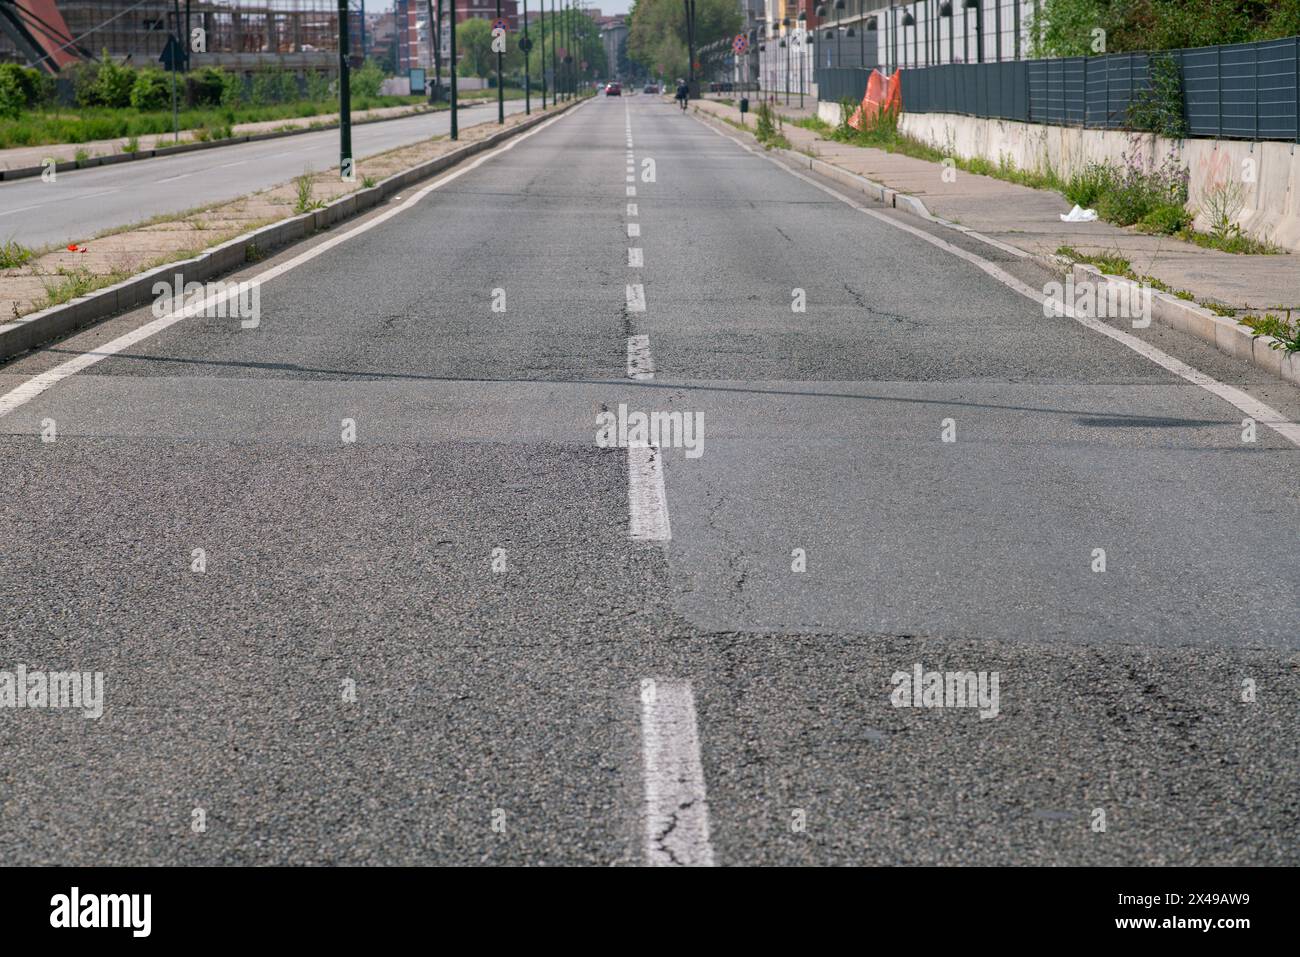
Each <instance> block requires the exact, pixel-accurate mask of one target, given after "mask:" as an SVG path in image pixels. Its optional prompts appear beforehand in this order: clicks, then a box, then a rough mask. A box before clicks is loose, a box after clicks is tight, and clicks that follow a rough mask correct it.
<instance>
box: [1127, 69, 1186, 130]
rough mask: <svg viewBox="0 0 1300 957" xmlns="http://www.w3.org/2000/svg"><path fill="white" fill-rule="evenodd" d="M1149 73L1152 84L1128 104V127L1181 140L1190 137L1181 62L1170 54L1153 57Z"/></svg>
mask: <svg viewBox="0 0 1300 957" xmlns="http://www.w3.org/2000/svg"><path fill="white" fill-rule="evenodd" d="M1148 71H1149V78H1150V84H1149V85H1148V86H1147V87H1146V88H1144V89H1143V90H1142V91H1141V92H1139V93H1138V95H1137V96H1136V97H1135V98H1134V100H1133V102H1132V103H1130V104H1129V108H1128V122H1129V126H1131V127H1132V128H1133V129H1135V130H1146V131H1147V132H1149V133H1156V134H1158V135H1160V136H1166V137H1169V138H1170V139H1181V138H1182V137H1184V136H1185V135H1187V121H1186V120H1185V119H1184V118H1183V110H1184V106H1183V77H1182V72H1181V71H1180V70H1179V68H1178V61H1177V60H1175V59H1174V58H1173V57H1172V56H1170V55H1169V54H1167V53H1166V54H1158V55H1154V56H1152V57H1151V59H1150V62H1149V66H1148Z"/></svg>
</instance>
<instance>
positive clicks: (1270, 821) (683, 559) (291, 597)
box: [0, 98, 1300, 865]
mask: <svg viewBox="0 0 1300 957" xmlns="http://www.w3.org/2000/svg"><path fill="white" fill-rule="evenodd" d="M511 142H512V145H511V146H509V148H507V149H504V150H502V151H500V152H498V153H496V154H494V155H492V156H490V158H488V159H486V160H484V161H483V162H482V163H481V164H480V165H477V166H475V167H473V168H471V169H468V170H465V171H463V172H461V173H460V174H459V175H457V176H456V177H455V178H454V179H451V180H450V181H448V182H446V183H445V184H444V185H442V186H440V188H437V189H435V190H432V191H429V192H428V194H427V195H424V196H423V197H422V198H419V197H418V196H417V194H414V193H411V194H404V195H403V197H402V198H401V203H403V204H408V205H407V208H405V209H404V210H403V211H401V212H399V213H397V214H396V215H394V216H392V217H391V218H388V219H387V220H383V221H377V220H376V219H375V217H376V216H381V215H383V212H377V213H376V214H375V215H374V216H371V217H370V218H368V219H367V220H365V221H364V222H365V223H376V222H377V225H373V226H372V227H371V228H368V229H365V230H364V231H358V232H357V233H355V234H354V235H351V236H350V238H348V239H346V240H345V241H342V242H338V243H336V244H335V245H333V246H329V247H327V246H324V245H322V244H323V243H327V242H334V241H335V240H338V239H339V238H340V236H341V235H342V233H343V231H342V230H336V231H334V232H333V233H330V234H326V235H325V236H322V237H320V238H318V239H317V240H316V242H315V243H314V244H312V245H311V246H310V247H298V248H295V249H293V250H290V251H288V252H286V253H285V254H283V255H281V256H280V257H277V258H276V259H275V260H272V261H269V262H267V263H261V264H258V265H257V266H256V267H252V268H251V269H250V271H249V273H247V274H246V275H249V276H251V275H254V274H257V273H259V272H261V271H263V270H265V269H267V268H268V267H273V266H276V265H279V264H288V263H290V262H291V261H295V257H299V256H301V255H302V254H303V252H304V251H305V250H306V249H307V248H310V249H313V250H316V251H318V253H319V254H318V255H315V256H314V258H310V259H307V260H305V261H296V264H295V265H293V267H292V268H291V269H289V270H288V271H287V272H285V273H284V274H283V275H281V276H279V277H277V278H275V279H273V280H271V281H269V282H268V283H267V284H266V285H265V286H264V287H263V288H262V291H261V292H262V297H261V319H260V324H259V325H258V326H257V327H256V328H253V329H243V328H240V326H239V323H238V322H237V321H235V320H231V319H219V318H211V319H209V318H201V317H200V318H191V319H184V320H182V321H180V322H177V323H175V324H173V325H170V326H169V327H167V328H165V329H163V330H161V331H158V332H156V333H155V334H153V335H150V336H148V337H146V338H143V339H141V340H139V341H136V342H133V343H129V344H122V343H120V342H117V340H118V338H119V337H120V336H123V335H124V334H126V333H128V332H131V331H132V330H135V329H139V328H140V327H142V326H143V325H144V324H145V323H146V322H148V321H149V320H150V319H152V316H151V315H150V314H149V311H148V310H141V311H140V312H138V313H134V314H131V315H127V316H123V317H120V318H118V319H115V320H113V321H111V322H108V323H105V324H102V325H100V326H98V327H95V328H94V329H91V330H88V331H86V332H84V333H82V334H80V335H78V336H75V337H73V338H71V339H68V340H66V341H64V342H61V343H59V344H57V345H56V346H53V347H51V348H49V349H46V350H42V351H40V352H37V353H34V354H32V355H29V356H27V357H25V358H21V359H19V360H17V361H15V362H12V363H10V364H9V365H8V366H5V367H0V411H3V409H4V408H5V406H4V403H5V402H6V397H11V396H13V395H14V394H15V393H14V392H13V390H15V389H18V388H20V387H24V386H26V387H27V389H28V391H27V392H26V393H22V395H24V396H27V398H26V400H25V401H23V402H22V403H21V404H16V405H15V404H13V403H14V401H15V400H13V399H12V398H9V399H8V401H9V402H10V403H11V405H12V408H11V409H10V411H8V412H7V414H2V415H0V488H2V489H3V490H4V491H3V494H2V495H0V543H2V544H0V607H3V608H4V609H5V610H6V611H5V614H4V616H3V618H2V619H0V669H9V670H11V671H12V670H13V669H14V668H15V667H16V666H17V665H18V664H25V665H26V666H27V667H28V668H29V669H31V670H35V669H37V668H46V669H49V670H72V669H77V670H81V671H88V672H89V671H102V672H103V674H104V685H105V706H104V714H103V716H102V717H101V718H99V719H96V720H87V719H84V718H83V717H81V716H80V715H79V714H75V713H71V712H70V711H68V710H64V709H52V708H47V709H43V710H42V709H26V710H16V709H15V710H11V709H5V708H0V753H2V754H3V755H4V759H3V763H0V859H3V860H5V861H6V862H9V863H16V864H21V863H61V864H102V863H116V864H179V863H204V862H215V863H231V864H234V863H238V864H253V863H258V864H270V863H277V864H282V863H404V864H432V863H463V864H474V863H490V864H501V863H532V864H538V863H583V864H596V865H605V864H642V863H655V864H658V863H696V864H702V863H714V864H717V865H739V864H759V863H762V864H777V863H787V864H790V863H809V864H812V863H818V864H839V863H860V864H918V863H943V864H958V863H969V864H974V863H986V864H1008V863H1032V864H1064V863H1082V864H1143V865H1151V864H1211V863H1220V864H1226V863H1234V864H1283V863H1287V864H1295V863H1297V860H1298V859H1300V853H1298V852H1297V847H1298V846H1300V842H1298V841H1297V837H1298V836H1300V835H1298V834H1297V823H1296V822H1297V819H1298V818H1297V813H1296V812H1297V810H1298V808H1297V798H1296V795H1297V794H1300V771H1298V766H1297V762H1296V746H1295V731H1296V726H1297V724H1296V722H1297V710H1298V708H1297V702H1298V701H1300V696H1298V695H1297V691H1298V690H1300V678H1298V676H1297V669H1296V664H1297V659H1296V650H1297V644H1298V642H1297V634H1296V631H1297V629H1296V623H1297V621H1300V588H1297V585H1300V580H1298V579H1300V572H1298V571H1297V564H1296V561H1295V557H1296V553H1297V548H1296V544H1297V528H1300V496H1297V494H1296V478H1295V477H1296V474H1297V471H1296V464H1297V454H1298V453H1297V449H1296V448H1295V446H1293V445H1292V444H1290V443H1289V442H1288V441H1287V440H1285V439H1284V438H1283V437H1281V436H1280V435H1278V434H1277V433H1275V432H1273V431H1271V430H1269V429H1268V428H1265V427H1263V426H1260V427H1259V431H1258V435H1257V441H1255V442H1253V443H1243V442H1242V441H1241V430H1242V418H1243V415H1242V414H1241V412H1240V411H1239V410H1238V409H1237V408H1235V407H1234V406H1233V405H1230V404H1229V403H1228V402H1226V401H1224V400H1223V399H1221V398H1219V397H1218V396H1216V395H1214V394H1212V393H1211V392H1210V391H1207V390H1206V389H1204V388H1201V387H1200V386H1198V385H1195V384H1192V383H1190V382H1188V381H1186V380H1185V379H1183V378H1179V377H1178V376H1176V375H1174V374H1173V373H1171V372H1169V371H1166V369H1164V368H1162V367H1160V366H1158V365H1156V364H1155V363H1153V362H1152V361H1150V360H1149V359H1147V358H1145V357H1143V356H1141V355H1139V354H1138V353H1137V352H1135V351H1133V350H1132V349H1129V348H1126V347H1125V346H1124V345H1122V344H1120V343H1118V342H1115V341H1112V340H1111V339H1109V338H1106V337H1104V336H1102V335H1100V334H1098V333H1097V332H1095V331H1093V330H1090V329H1088V328H1085V327H1084V326H1083V325H1081V324H1079V323H1077V322H1075V321H1073V320H1071V319H1068V318H1050V319H1045V318H1044V317H1043V315H1042V310H1041V308H1040V307H1038V306H1036V305H1034V304H1033V303H1031V302H1029V300H1027V299H1026V298H1024V297H1022V296H1021V295H1019V294H1017V293H1015V292H1013V291H1012V290H1010V289H1009V288H1008V287H1007V286H1005V285H1003V284H1001V283H999V282H997V281H996V280H994V279H993V278H991V277H990V276H989V274H988V273H987V272H985V271H982V270H981V269H979V268H977V266H976V265H974V264H972V263H970V262H968V261H966V260H963V259H961V258H958V257H957V256H955V255H953V254H952V252H951V251H949V250H945V249H942V248H939V247H936V246H935V245H933V244H932V243H929V242H926V241H925V240H924V239H923V238H922V237H920V236H917V235H914V234H912V233H909V232H907V231H905V230H902V229H899V228H896V226H895V225H894V224H895V223H898V224H902V225H905V226H909V227H912V228H917V226H918V223H919V221H918V220H916V219H914V218H909V217H906V216H904V215H903V214H897V213H894V212H893V211H889V212H888V213H886V214H884V215H883V216H881V217H880V218H877V217H875V216H873V215H869V214H866V213H864V212H862V211H860V210H858V209H855V208H852V207H851V206H849V205H847V204H845V203H843V202H841V201H840V200H838V199H836V198H835V197H833V196H831V195H829V194H828V193H827V192H825V191H824V190H823V189H820V188H818V185H817V184H816V183H815V182H812V181H808V180H806V179H805V180H801V179H799V178H797V177H795V176H794V175H792V174H791V173H790V172H788V171H787V170H785V169H783V168H780V167H779V166H777V165H775V164H774V163H773V162H771V161H769V160H768V159H766V158H764V157H762V156H759V155H757V154H755V153H753V152H747V151H745V150H743V149H742V148H741V147H740V146H738V145H737V144H736V143H734V142H732V141H730V140H729V139H727V138H726V137H724V136H722V135H720V134H719V133H718V132H716V131H715V130H714V129H713V128H711V127H708V126H705V125H704V124H703V123H702V122H700V121H699V120H697V119H695V118H693V117H690V116H683V115H682V114H681V113H680V112H679V111H677V110H676V109H675V108H674V107H672V106H670V105H668V104H666V103H664V102H662V101H660V100H649V99H637V100H635V101H632V100H622V101H620V100H613V99H608V100H607V99H604V98H600V99H597V100H595V101H593V102H591V103H588V104H585V105H583V106H581V107H579V108H578V109H576V110H575V111H573V112H571V113H569V114H567V115H565V116H563V117H561V118H559V119H557V120H554V121H552V122H550V123H549V124H547V125H545V126H544V127H543V128H542V129H541V130H540V131H539V132H536V133H534V134H531V135H529V136H527V137H524V138H518V139H515V140H513V141H511ZM629 144H630V145H629ZM646 160H653V167H654V169H653V181H649V179H648V177H649V173H650V170H649V168H648V167H647V166H646V165H645V161H646ZM629 167H630V169H631V170H632V172H629V171H628V170H629ZM629 177H631V180H630V181H629ZM823 185H824V184H823ZM631 191H635V195H632V194H631ZM633 204H634V206H635V208H633ZM393 208H395V207H394V206H390V207H388V210H391V209H393ZM630 225H631V226H635V227H639V229H632V230H629V226H630ZM927 232H928V233H934V234H936V235H943V237H944V238H945V240H947V241H949V242H953V243H955V244H956V245H957V246H959V247H960V248H963V249H969V250H970V251H971V252H973V253H978V254H979V255H980V256H984V257H985V258H988V259H996V260H997V261H998V262H999V264H1000V265H1001V266H1002V267H1003V268H1005V269H1006V270H1008V271H1009V272H1012V273H1013V274H1014V275H1015V276H1016V277H1017V278H1019V279H1020V280H1021V281H1022V282H1025V283H1027V284H1028V285H1030V286H1032V287H1041V284H1042V283H1043V282H1044V281H1046V277H1044V276H1042V275H1038V274H1036V273H1035V271H1034V270H1035V267H1032V266H1029V265H1026V264H1025V263H1023V262H1018V261H1017V262H1013V261H1011V257H1009V256H1005V255H1002V256H999V255H998V253H997V251H996V250H993V249H991V248H989V247H987V246H983V245H982V244H979V243H978V242H976V241H974V240H969V239H965V238H955V237H954V236H953V235H952V234H951V233H943V232H942V231H941V230H940V229H939V228H938V227H935V228H934V229H932V230H927ZM629 233H636V234H637V235H629ZM632 249H636V250H640V253H639V254H637V253H632V252H630V251H629V250H632ZM638 256H639V259H640V263H641V264H640V265H639V266H629V261H633V262H635V261H637V259H638ZM800 290H802V295H803V299H804V301H805V303H806V310H805V311H802V312H798V311H794V309H793V308H792V305H793V304H795V303H796V302H797V301H798V297H799V295H800V294H799V291H800ZM643 305H644V309H642V308H641V307H642V306H643ZM494 307H496V308H494ZM642 337H645V338H642ZM1142 340H1143V341H1145V342H1147V343H1149V344H1151V345H1154V346H1157V347H1158V348H1160V349H1162V350H1165V351H1166V352H1168V353H1170V354H1171V355H1175V356H1177V357H1178V358H1180V359H1182V360H1183V361H1186V362H1189V363H1192V364H1193V365H1195V366H1196V367H1197V368H1199V369H1201V370H1202V371H1203V372H1205V373H1206V374H1207V375H1209V376H1212V377H1214V378H1215V379H1217V380H1219V381H1224V382H1229V383H1230V384H1232V385H1234V386H1237V387H1239V388H1243V389H1246V390H1248V391H1249V392H1250V393H1251V394H1253V395H1255V396H1256V397H1258V398H1260V399H1263V400H1265V401H1267V402H1269V403H1270V404H1272V405H1273V406H1274V407H1275V408H1278V409H1279V410H1280V411H1282V412H1284V413H1285V414H1286V415H1288V416H1289V417H1290V418H1291V420H1292V421H1295V420H1296V419H1297V415H1298V414H1300V401H1297V396H1296V394H1295V392H1294V390H1290V389H1289V388H1288V387H1284V386H1280V385H1278V384H1277V383H1276V382H1274V381H1271V380H1268V379H1266V378H1264V377H1262V376H1258V375H1255V374H1254V373H1252V372H1250V371H1249V370H1246V369H1245V368H1244V367H1240V366H1237V365H1235V364H1233V363H1232V362H1231V361H1230V360H1227V359H1225V358H1224V357H1222V356H1219V355H1218V354H1217V353H1214V352H1212V351H1211V350H1207V349H1204V348H1203V347H1201V346H1199V345H1198V344H1196V343H1193V342H1192V341H1190V340H1187V339H1184V338H1182V337H1181V336H1179V335H1178V334H1175V333H1172V332H1167V331H1162V330H1159V329H1152V330H1149V331H1147V332H1144V333H1142ZM110 344H112V345H110ZM97 349H98V350H101V351H104V352H107V353H111V355H108V356H107V357H105V358H102V359H101V360H100V361H98V362H95V363H94V364H93V365H89V366H88V367H86V368H84V369H83V370H82V371H79V372H77V373H76V374H75V375H71V376H68V377H66V378H62V379H61V381H58V382H57V383H55V384H53V385H51V386H50V387H49V388H48V389H45V390H44V391H40V392H39V394H33V393H34V391H35V389H36V388H37V387H39V386H40V385H42V384H44V383H45V382H46V381H47V380H39V379H36V378H35V377H36V376H38V375H40V374H42V373H46V372H49V371H51V370H55V369H58V368H60V367H61V364H62V363H66V362H67V361H69V360H70V359H72V358H73V357H76V356H79V355H84V354H85V353H86V352H87V351H88V350H90V351H93V350H97ZM652 368H653V371H652ZM32 383H35V385H32ZM620 404H626V405H627V407H628V409H629V410H630V411H638V410H639V411H645V412H652V411H661V412H678V413H682V414H683V416H684V417H690V418H683V419H682V421H683V422H686V421H691V422H695V423H697V424H698V423H701V422H702V432H700V433H697V435H696V437H697V438H699V437H700V436H702V444H701V445H698V446H696V448H697V449H698V450H699V451H700V453H701V454H699V455H698V456H697V457H692V456H691V455H688V451H689V449H688V448H682V447H676V448H674V447H662V448H656V449H646V448H628V449H624V448H608V447H601V446H600V444H599V443H598V441H597V439H598V432H597V423H598V417H599V416H600V414H601V413H602V412H603V411H616V410H618V408H619V406H620ZM701 416H702V418H700V417H701ZM949 419H950V420H952V422H951V427H952V428H953V429H955V439H956V440H955V441H954V442H945V441H943V432H944V429H945V420H949ZM344 420H351V422H352V423H353V424H354V426H355V441H351V442H349V441H343V434H344V431H345V430H346V428H347V423H345V421H344ZM51 428H53V429H54V430H55V436H56V437H55V440H54V441H52V442H45V441H42V439H41V433H42V431H43V430H44V431H46V433H47V434H48V433H49V430H50V429H51ZM666 445H667V443H665V446H666ZM660 481H662V490H663V491H662V496H660V494H659V492H658V483H659V482H660ZM198 548H201V549H203V550H204V556H205V561H206V566H205V570H204V571H203V572H202V573H199V572H196V571H194V570H192V567H193V566H192V562H193V560H194V559H193V555H194V550H195V549H198ZM1095 549H1104V550H1105V553H1106V566H1105V570H1104V571H1095V570H1094V567H1095V565H1096V562H1097V556H1096V553H1095ZM796 550H802V553H801V554H800V553H799V552H797V551H796ZM801 562H802V566H803V569H802V570H794V569H795V567H796V566H799V565H800V564H801ZM494 563H495V564H496V566H497V569H499V570H494ZM502 563H504V564H502ZM917 665H920V666H921V668H922V670H923V671H924V672H928V671H932V670H933V671H955V672H967V671H970V672H977V673H981V674H984V675H986V676H987V677H988V680H989V681H990V682H991V681H992V680H993V677H994V675H996V677H997V680H998V688H999V698H998V701H997V706H996V708H992V709H990V708H988V707H985V708H984V710H985V711H996V714H990V715H989V716H988V717H982V716H981V710H980V709H979V708H973V707H898V706H896V705H895V702H894V700H891V699H897V693H896V687H897V682H896V680H895V678H894V676H895V675H896V674H899V673H902V674H910V673H912V671H913V668H914V667H915V666H917ZM349 682H351V683H354V685H355V701H353V700H349V698H350V691H351V689H352V687H353V685H352V684H349ZM989 687H991V685H990V686H989ZM2 690H3V689H2V688H0V691H2ZM1247 692H1253V693H1247ZM1243 697H1246V698H1252V697H1253V700H1243ZM921 703H924V701H922V702H921ZM986 703H987V702H986ZM196 810H201V811H202V812H203V814H202V815H201V817H202V820H203V822H204V824H205V829H204V830H202V831H198V832H196V830H195V829H194V822H195V820H197V819H198V818H196ZM1103 818H1104V829H1102V827H1100V826H1099V825H1100V824H1101V823H1102V821H1103Z"/></svg>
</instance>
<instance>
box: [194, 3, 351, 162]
mask: <svg viewBox="0 0 1300 957" xmlns="http://www.w3.org/2000/svg"><path fill="white" fill-rule="evenodd" d="M178 19H179V18H178ZM351 53H352V44H351V42H350V41H349V39H348V0H339V173H340V174H341V175H343V176H344V177H346V176H347V175H348V174H349V173H350V172H351V170H352V90H351V89H350V87H351V85H352V83H351V79H352V78H351V75H350V73H349V71H348V67H349V63H348V56H349V55H350V54H351ZM172 82H173V83H175V82H176V71H175V70H173V71H172ZM175 104H176V100H175V92H173V93H172V107H173V109H174V108H175Z"/></svg>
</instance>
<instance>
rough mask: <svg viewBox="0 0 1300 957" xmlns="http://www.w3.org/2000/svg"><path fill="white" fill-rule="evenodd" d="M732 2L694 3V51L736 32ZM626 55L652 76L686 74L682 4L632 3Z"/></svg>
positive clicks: (665, 0)
mask: <svg viewBox="0 0 1300 957" xmlns="http://www.w3.org/2000/svg"><path fill="white" fill-rule="evenodd" d="M741 23H742V21H741V16H740V6H739V5H738V4H737V3H735V0H696V3H695V49H696V50H699V49H700V48H701V47H703V46H706V45H707V44H709V43H712V42H713V41H715V40H720V39H722V38H723V37H727V36H731V35H733V34H735V33H739V32H740V28H741ZM627 52H628V55H629V56H630V57H631V58H632V59H633V60H636V61H637V62H638V63H640V64H641V65H642V66H644V67H645V68H646V69H647V70H649V71H650V72H652V73H655V74H659V75H663V74H669V75H671V76H677V77H684V76H686V73H687V56H686V54H687V47H686V10H685V7H684V5H683V4H682V0H635V3H633V5H632V13H631V25H630V26H629V27H628V34H627Z"/></svg>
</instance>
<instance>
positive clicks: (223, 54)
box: [0, 0, 364, 73]
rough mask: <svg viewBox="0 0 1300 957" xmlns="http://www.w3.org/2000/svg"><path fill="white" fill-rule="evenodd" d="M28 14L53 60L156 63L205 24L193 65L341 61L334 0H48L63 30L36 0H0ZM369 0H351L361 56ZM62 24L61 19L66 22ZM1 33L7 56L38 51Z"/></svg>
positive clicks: (291, 65)
mask: <svg viewBox="0 0 1300 957" xmlns="http://www.w3.org/2000/svg"><path fill="white" fill-rule="evenodd" d="M0 3H3V4H4V5H5V7H6V9H7V10H8V11H9V12H10V16H11V19H12V16H13V14H15V13H16V15H17V17H18V18H19V19H20V20H21V21H23V23H24V24H25V25H26V27H27V29H28V31H29V32H30V34H31V35H32V36H33V37H35V38H36V40H37V41H38V43H39V44H40V45H41V46H42V47H43V48H44V49H43V51H42V52H44V53H45V54H46V55H45V56H44V58H43V62H41V63H34V64H33V65H39V66H46V67H47V68H48V64H49V63H50V62H51V61H53V60H54V59H55V58H54V57H53V56H52V55H50V51H51V49H52V48H57V49H58V50H60V51H63V52H66V53H70V54H72V55H73V56H74V57H76V58H77V59H97V58H99V57H101V56H102V55H104V53H105V52H107V55H108V56H109V57H111V58H112V59H114V60H118V61H119V62H122V61H126V62H130V63H132V64H134V65H137V66H146V65H156V64H157V62H158V58H159V56H160V55H161V54H162V51H163V48H164V47H165V46H166V45H167V37H168V36H169V35H170V34H172V33H177V34H178V35H180V36H185V37H189V36H193V31H194V30H202V31H203V34H202V36H203V40H204V44H205V46H206V52H203V53H199V52H195V53H193V54H192V56H191V60H190V66H191V68H197V67H201V66H218V67H222V68H224V69H227V70H232V71H235V72H243V73H250V72H257V71H259V70H266V69H276V70H289V71H293V72H303V71H305V70H313V71H332V70H337V68H338V34H339V30H338V6H337V3H336V2H335V0H258V2H239V0H171V2H169V0H44V5H45V6H46V7H47V8H49V7H53V8H55V9H57V13H58V14H60V15H61V16H62V21H63V24H66V35H64V34H63V30H60V29H56V28H54V27H53V26H51V24H52V23H55V22H57V21H56V19H55V18H53V17H51V16H50V15H49V14H48V13H47V14H46V15H45V16H41V11H40V10H39V9H38V8H37V2H36V0H0ZM363 11H364V0H350V2H349V13H350V16H349V27H350V31H349V32H350V46H351V52H352V53H353V54H354V55H356V56H359V55H360V54H361V50H362V42H363V37H364V31H363V29H362V26H361V23H362V18H363V15H364V14H363ZM60 26H62V25H60ZM12 33H13V31H4V32H0V62H4V61H16V62H19V63H29V62H31V61H32V60H33V59H34V57H33V56H32V55H31V53H30V52H29V51H28V50H26V49H24V47H23V46H21V45H20V44H19V43H17V42H16V41H15V37H14V36H13V35H11V34H12Z"/></svg>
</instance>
